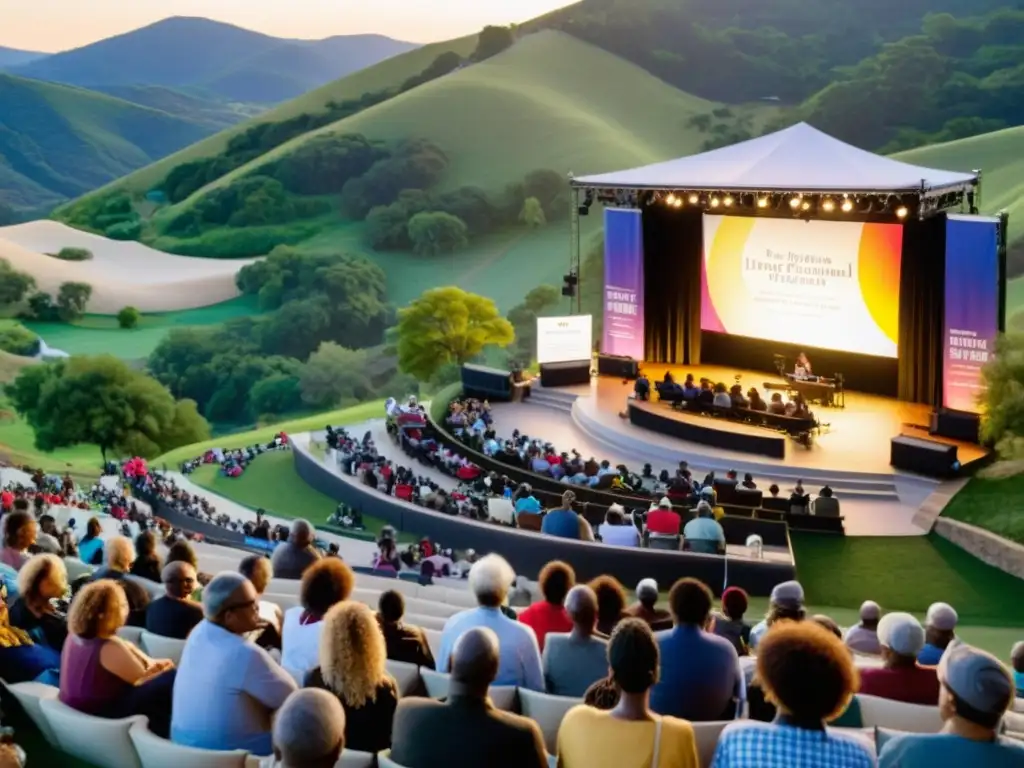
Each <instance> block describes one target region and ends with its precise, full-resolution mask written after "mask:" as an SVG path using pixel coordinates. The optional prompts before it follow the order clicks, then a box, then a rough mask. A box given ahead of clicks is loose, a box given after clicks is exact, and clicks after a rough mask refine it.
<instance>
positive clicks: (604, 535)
mask: <svg viewBox="0 0 1024 768" xmlns="http://www.w3.org/2000/svg"><path fill="white" fill-rule="evenodd" d="M601 541H603V542H604V543H605V544H607V545H609V546H612V547H639V546H640V531H638V530H637V528H636V526H635V525H633V524H632V523H631V522H628V521H627V520H626V510H625V509H624V508H623V506H622V505H621V504H612V505H611V506H609V507H608V511H607V512H606V513H605V515H604V525H602V526H601Z"/></svg>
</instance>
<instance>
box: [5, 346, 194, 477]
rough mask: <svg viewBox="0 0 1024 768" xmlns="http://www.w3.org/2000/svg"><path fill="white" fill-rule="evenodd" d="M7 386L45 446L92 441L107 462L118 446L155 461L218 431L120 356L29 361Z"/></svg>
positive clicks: (16, 406) (46, 448)
mask: <svg viewBox="0 0 1024 768" xmlns="http://www.w3.org/2000/svg"><path fill="white" fill-rule="evenodd" d="M5 391H6V394H7V396H8V398H9V399H10V401H11V404H12V405H13V406H14V409H15V410H16V411H17V412H18V413H19V414H20V415H21V416H22V417H24V418H25V420H26V421H27V422H28V423H29V425H30V426H31V427H32V429H33V431H34V432H35V445H36V448H38V449H39V450H41V451H53V450H56V449H57V448H67V447H70V446H73V445H79V444H82V443H85V444H91V445H96V446H98V447H99V449H100V453H101V454H102V455H103V459H104V461H106V459H107V455H108V454H109V453H110V452H111V451H117V452H119V453H122V454H124V453H133V454H137V455H140V456H144V457H146V458H152V457H155V456H158V455H160V454H161V453H165V452H166V451H169V450H172V449H174V448H178V447H180V446H181V445H187V444H189V443H194V442H198V441H200V440H206V439H208V438H209V436H210V429H209V425H208V424H207V423H206V422H205V421H204V420H202V419H201V418H197V414H192V413H191V411H190V409H189V406H188V405H187V404H179V403H177V402H175V400H174V397H173V396H172V395H171V393H170V392H168V391H167V389H165V388H164V387H163V386H161V385H160V383H159V382H158V381H156V379H154V378H152V377H151V376H148V375H146V374H145V373H142V372H140V371H135V370H132V369H131V368H129V367H128V365H127V363H125V362H124V361H122V360H118V359H117V358H115V357H113V356H112V355H99V356H95V357H72V358H68V359H66V360H60V361H58V362H56V363H47V364H44V365H32V366H29V367H28V368H25V369H23V370H22V371H21V373H19V374H18V377H17V378H16V379H15V380H14V382H13V383H12V384H9V385H8V386H7V387H6V388H5Z"/></svg>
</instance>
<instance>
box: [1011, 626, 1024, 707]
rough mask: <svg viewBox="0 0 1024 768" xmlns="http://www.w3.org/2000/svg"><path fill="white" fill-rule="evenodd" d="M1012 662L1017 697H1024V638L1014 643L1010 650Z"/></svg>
mask: <svg viewBox="0 0 1024 768" xmlns="http://www.w3.org/2000/svg"><path fill="white" fill-rule="evenodd" d="M1010 662H1011V663H1012V664H1013V685H1014V688H1016V690H1017V698H1024V640H1022V641H1021V642H1019V643H1014V646H1013V648H1012V649H1011V650H1010Z"/></svg>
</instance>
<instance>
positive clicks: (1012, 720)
mask: <svg viewBox="0 0 1024 768" xmlns="http://www.w3.org/2000/svg"><path fill="white" fill-rule="evenodd" d="M1003 727H1004V728H1005V729H1006V730H1007V731H1009V732H1010V733H1024V714H1021V713H1019V712H1014V711H1012V710H1011V711H1009V712H1007V713H1006V714H1005V715H1003Z"/></svg>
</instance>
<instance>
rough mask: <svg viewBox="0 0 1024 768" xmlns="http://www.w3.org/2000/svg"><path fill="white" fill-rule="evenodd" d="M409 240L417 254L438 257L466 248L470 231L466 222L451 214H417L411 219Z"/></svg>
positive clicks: (439, 212)
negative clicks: (438, 255) (441, 254)
mask: <svg viewBox="0 0 1024 768" xmlns="http://www.w3.org/2000/svg"><path fill="white" fill-rule="evenodd" d="M409 240H410V241H411V242H412V245H413V248H414V249H415V250H416V253H418V254H421V255H426V256H436V255H437V254H439V253H451V252H452V251H456V250H458V249H460V248H465V247H466V245H467V243H468V242H469V229H468V228H467V227H466V222H464V221H463V220H462V219H460V218H459V217H458V216H452V215H451V214H450V213H444V212H442V211H432V212H424V213H417V214H416V215H415V216H413V217H412V218H411V219H409Z"/></svg>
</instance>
